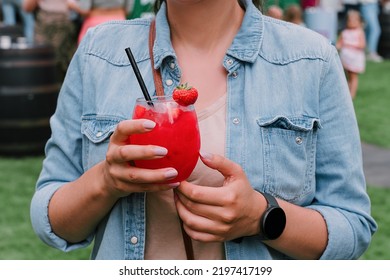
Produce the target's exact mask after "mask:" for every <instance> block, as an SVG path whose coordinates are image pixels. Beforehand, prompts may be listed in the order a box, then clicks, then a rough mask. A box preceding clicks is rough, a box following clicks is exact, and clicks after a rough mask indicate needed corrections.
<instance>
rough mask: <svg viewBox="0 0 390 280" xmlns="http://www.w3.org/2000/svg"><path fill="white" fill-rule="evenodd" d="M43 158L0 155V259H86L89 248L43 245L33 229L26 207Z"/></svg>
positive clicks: (28, 204)
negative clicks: (72, 249) (65, 251)
mask: <svg viewBox="0 0 390 280" xmlns="http://www.w3.org/2000/svg"><path fill="white" fill-rule="evenodd" d="M42 159H43V158H42V157H31V158H23V159H12V158H0V213H1V214H0V225H1V226H0V259H3V260H4V259H8V260H51V259H54V260H66V259H88V258H89V251H90V248H87V249H83V250H80V251H74V252H70V253H63V252H61V251H59V250H57V249H54V248H51V247H49V246H46V245H45V244H44V243H43V242H42V241H41V240H40V239H39V238H38V237H37V236H36V235H35V233H34V232H33V230H32V227H31V223H30V213H29V210H30V209H29V207H30V201H31V197H32V195H33V192H34V186H35V181H36V179H37V177H38V174H39V171H40V168H41V163H42Z"/></svg>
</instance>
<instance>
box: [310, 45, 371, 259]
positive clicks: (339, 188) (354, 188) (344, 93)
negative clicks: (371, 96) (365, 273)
mask: <svg viewBox="0 0 390 280" xmlns="http://www.w3.org/2000/svg"><path fill="white" fill-rule="evenodd" d="M319 111H320V119H321V125H322V128H321V129H320V131H319V133H318V142H317V156H316V187H317V191H316V196H315V201H314V203H313V204H312V205H310V206H309V207H310V208H312V209H315V210H317V211H318V212H320V213H321V214H322V216H323V217H324V219H325V221H326V224H327V228H328V245H327V247H326V250H325V251H324V253H323V255H322V257H321V259H357V258H359V257H360V256H361V255H362V254H363V253H364V251H365V250H366V249H367V248H368V245H369V244H370V242H371V237H372V235H373V234H374V232H375V231H376V229H377V225H376V223H375V221H374V219H373V218H372V217H371V215H370V208H371V204H370V199H369V197H368V194H367V192H366V182H365V178H364V172H363V164H362V152H361V143H360V135H359V131H358V125H357V120H356V117H355V112H354V108H353V103H352V100H351V97H350V94H349V89H348V85H347V82H346V79H345V74H344V71H343V68H342V65H341V63H340V60H339V57H338V54H337V51H336V49H335V48H333V47H332V49H331V52H330V58H329V60H328V61H327V62H326V63H325V67H324V71H323V74H322V81H321V84H320V99H319Z"/></svg>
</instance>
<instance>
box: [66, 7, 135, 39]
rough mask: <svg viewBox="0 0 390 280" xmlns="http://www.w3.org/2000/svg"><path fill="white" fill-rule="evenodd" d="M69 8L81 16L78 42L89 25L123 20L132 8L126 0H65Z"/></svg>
mask: <svg viewBox="0 0 390 280" xmlns="http://www.w3.org/2000/svg"><path fill="white" fill-rule="evenodd" d="M67 3H68V7H69V9H71V10H73V11H75V12H77V13H78V14H80V15H81V16H82V17H83V21H82V25H81V30H80V32H79V35H78V40H77V41H78V43H80V42H81V40H82V39H83V37H84V36H85V34H86V33H87V31H88V29H89V28H90V27H94V26H96V25H98V24H100V23H103V22H107V21H110V20H125V19H126V16H127V14H128V13H129V12H130V10H131V8H132V4H133V3H132V1H127V0H67Z"/></svg>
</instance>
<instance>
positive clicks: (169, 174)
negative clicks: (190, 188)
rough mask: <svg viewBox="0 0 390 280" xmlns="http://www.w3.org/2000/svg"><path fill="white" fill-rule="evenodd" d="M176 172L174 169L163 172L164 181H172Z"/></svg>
mask: <svg viewBox="0 0 390 280" xmlns="http://www.w3.org/2000/svg"><path fill="white" fill-rule="evenodd" d="M177 174H178V173H177V170H176V169H173V168H172V169H168V170H167V171H165V178H166V179H173V178H175V177H176V176H177Z"/></svg>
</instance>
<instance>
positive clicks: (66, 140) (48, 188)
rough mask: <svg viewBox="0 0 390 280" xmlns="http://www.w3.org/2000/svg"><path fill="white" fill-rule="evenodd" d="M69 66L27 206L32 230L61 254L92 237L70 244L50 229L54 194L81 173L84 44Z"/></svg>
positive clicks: (85, 244)
mask: <svg viewBox="0 0 390 280" xmlns="http://www.w3.org/2000/svg"><path fill="white" fill-rule="evenodd" d="M85 41H86V42H83V43H82V44H81V45H80V47H79V49H78V50H77V52H76V54H75V56H74V58H73V60H72V62H71V63H70V65H69V68H68V72H67V75H66V77H65V80H64V82H63V85H62V87H61V90H60V93H59V97H58V103H57V108H56V111H55V113H54V115H53V116H52V117H51V119H50V127H51V130H52V135H51V138H50V139H49V140H48V142H47V144H46V147H45V154H46V157H45V160H44V161H43V167H42V171H41V174H40V176H39V178H38V181H37V184H36V191H35V193H34V195H33V198H32V201H31V205H30V216H31V222H32V227H33V229H34V231H35V232H36V234H37V235H38V236H39V238H41V239H42V240H43V241H44V242H45V243H46V244H48V245H50V246H52V247H55V248H58V249H60V250H63V251H70V250H73V249H76V248H80V247H85V246H87V245H88V244H90V243H91V241H92V239H93V236H92V235H91V236H90V237H89V238H88V239H87V240H85V241H83V242H81V243H79V244H70V243H68V242H67V241H66V240H63V239H62V238H60V237H59V236H57V235H56V234H55V233H54V232H53V231H52V228H51V225H50V220H49V217H48V206H49V202H50V199H51V197H52V196H53V194H54V193H55V192H56V191H57V190H58V189H59V188H60V187H61V186H62V185H63V184H65V183H67V182H71V181H74V180H76V179H77V178H78V177H80V176H81V174H82V173H83V171H84V170H83V165H82V136H81V114H82V102H83V100H82V95H83V94H82V93H83V85H82V73H83V63H84V56H83V48H84V45H85V44H87V43H88V40H85Z"/></svg>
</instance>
